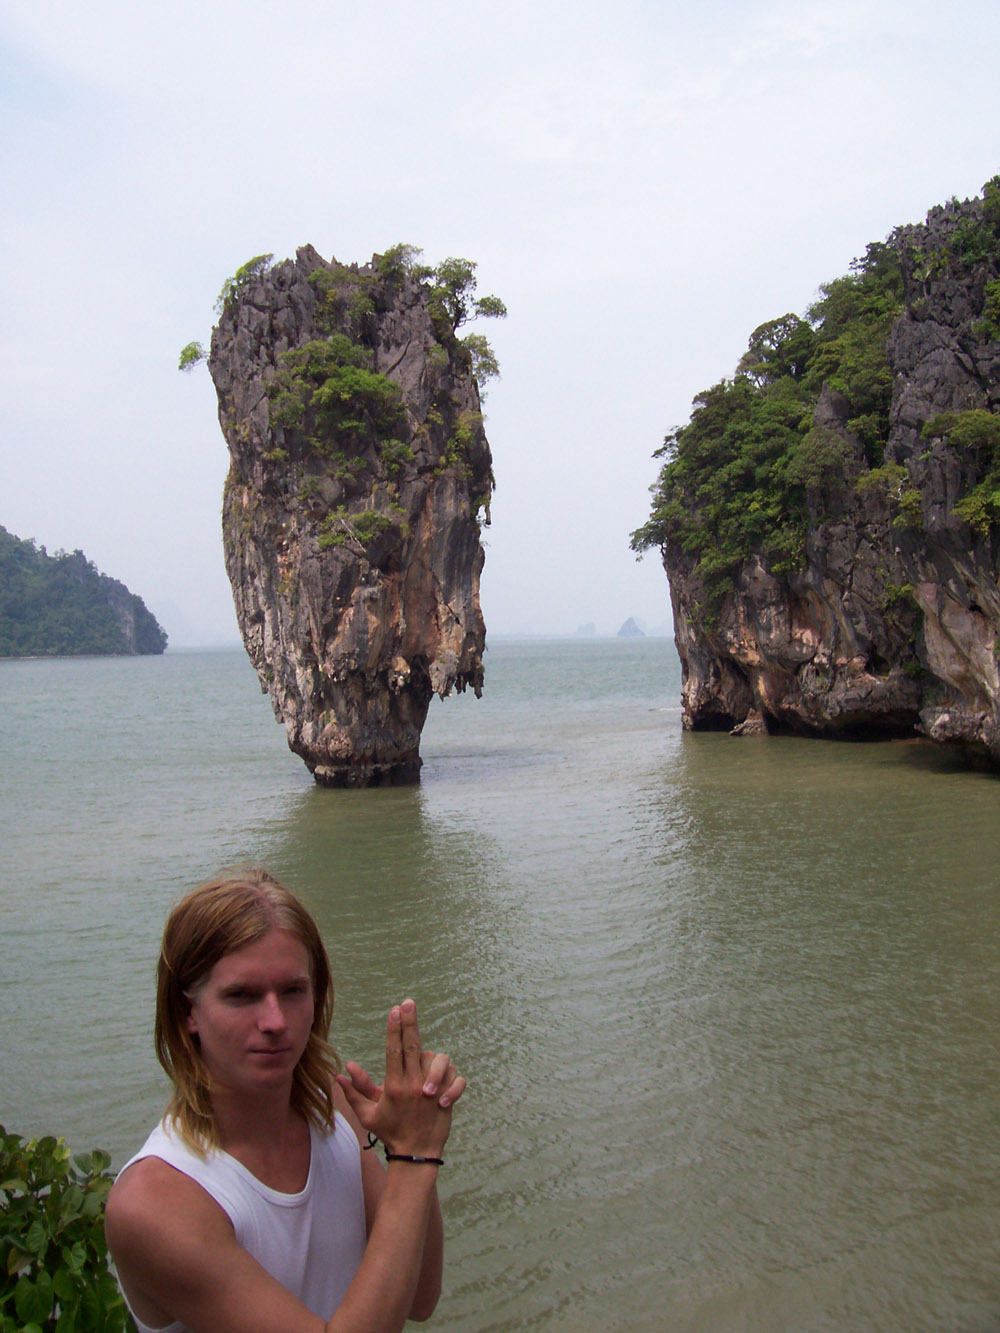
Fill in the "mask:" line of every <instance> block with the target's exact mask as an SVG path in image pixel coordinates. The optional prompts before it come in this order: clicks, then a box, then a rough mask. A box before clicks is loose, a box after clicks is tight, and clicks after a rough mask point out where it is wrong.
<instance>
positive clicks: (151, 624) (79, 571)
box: [0, 528, 167, 657]
mask: <svg viewBox="0 0 1000 1333" xmlns="http://www.w3.org/2000/svg"><path fill="white" fill-rule="evenodd" d="M166 646H167V636H166V634H165V633H164V632H163V630H162V629H161V628H160V626H159V625H158V624H157V622H156V619H155V618H154V617H153V615H152V614H151V612H150V611H149V610H148V609H147V608H146V605H145V603H144V602H143V600H142V598H141V597H139V596H137V595H136V594H135V593H131V592H129V590H128V589H127V588H126V587H125V585H124V584H122V583H119V582H118V581H117V579H112V578H108V576H107V575H105V574H101V573H99V572H98V570H97V568H96V567H95V566H94V564H93V563H92V562H91V561H89V560H87V558H86V556H85V555H84V554H83V552H82V551H73V552H72V553H67V552H65V551H58V552H57V553H56V554H55V555H48V554H47V553H46V551H45V548H44V547H39V546H37V545H36V544H35V542H33V541H22V540H21V539H20V538H18V537H15V536H13V535H12V534H11V533H9V532H7V531H6V529H4V528H0V657H59V656H75V655H82V654H89V653H93V654H101V655H115V654H125V653H128V654H131V653H143V654H145V653H162V652H163V650H164V649H165V648H166Z"/></svg>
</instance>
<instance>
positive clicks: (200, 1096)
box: [154, 867, 340, 1154]
mask: <svg viewBox="0 0 1000 1333" xmlns="http://www.w3.org/2000/svg"><path fill="white" fill-rule="evenodd" d="M274 929H277V930H287V931H289V932H290V933H291V934H293V935H294V936H295V937H296V938H297V939H298V940H300V941H301V943H302V945H303V946H304V948H305V950H306V953H307V954H308V956H309V973H310V977H311V979H312V989H313V1003H314V1013H313V1023H312V1030H311V1032H310V1033H309V1040H308V1042H307V1043H306V1049H305V1051H304V1052H303V1053H302V1057H301V1059H300V1060H299V1062H298V1064H297V1065H296V1066H295V1072H294V1074H293V1076H292V1106H293V1107H295V1109H296V1110H298V1111H300V1112H301V1114H302V1115H304V1116H305V1117H306V1119H307V1120H308V1121H310V1123H312V1124H314V1125H316V1127H317V1128H319V1129H330V1128H332V1126H333V1114H334V1106H333V1091H332V1085H333V1076H334V1075H335V1074H336V1073H337V1072H338V1071H339V1069H340V1060H339V1059H338V1057H337V1053H336V1051H335V1050H334V1049H333V1047H332V1046H330V1044H329V1042H328V1041H327V1036H328V1034H329V1031H330V1022H331V1020H332V1018H333V978H332V976H331V973H330V961H329V959H328V958H327V955H326V950H325V948H324V947H323V941H322V939H321V938H320V934H319V929H318V928H317V926H316V922H315V921H314V920H313V919H312V917H311V916H310V915H309V913H308V912H307V911H306V909H305V908H304V907H303V906H302V904H301V903H300V902H299V900H298V899H297V898H296V897H295V896H294V895H293V894H291V893H289V891H288V890H287V889H286V888H285V887H284V885H282V884H279V883H278V881H277V880H276V879H274V878H273V877H272V876H271V875H269V874H268V873H267V871H266V870H263V869H260V868H257V867H253V868H250V869H248V870H241V871H237V872H234V873H232V874H229V875H225V876H222V877H220V878H218V879H212V880H209V881H208V882H207V883H206V884H202V885H200V886H199V887H198V888H196V889H193V890H192V891H191V892H190V893H189V894H187V896H186V897H184V898H182V899H181V901H180V902H179V903H178V904H177V906H176V907H175V908H174V909H173V911H172V912H171V913H170V916H169V917H168V918H167V924H166V926H165V927H164V931H163V944H162V946H161V949H160V958H159V962H158V963H157V968H156V1024H155V1030H154V1040H155V1043H156V1054H157V1057H158V1058H159V1061H160V1064H161V1065H162V1066H163V1068H164V1069H165V1070H166V1071H167V1074H168V1076H169V1078H170V1081H171V1082H172V1083H173V1085H174V1091H173V1096H172V1097H171V1099H170V1103H169V1105H168V1107H167V1113H166V1118H167V1119H168V1120H169V1121H171V1122H172V1123H173V1125H174V1126H175V1128H176V1129H177V1132H178V1133H179V1134H180V1136H181V1138H183V1139H184V1141H185V1142H186V1143H187V1144H188V1145H189V1147H191V1148H192V1149H194V1151H195V1152H197V1153H199V1154H204V1153H205V1152H206V1151H208V1150H210V1149H213V1148H218V1146H219V1129H218V1125H217V1124H216V1120H215V1114H214V1112H213V1110H212V1099H211V1091H212V1079H211V1075H210V1074H209V1071H208V1067H207V1066H206V1064H205V1061H204V1060H203V1058H202V1055H201V1051H200V1049H199V1043H198V1038H197V1036H195V1035H193V1034H192V1033H190V1032H189V1031H188V1028H187V1018H188V1015H189V1014H190V1012H191V1001H190V999H189V998H188V997H189V995H190V993H191V991H192V990H194V989H195V988H196V987H197V985H198V983H199V982H201V981H203V980H204V978H205V977H207V976H208V974H209V972H210V971H211V970H212V968H213V967H214V966H215V964H216V963H217V962H218V961H219V959H220V958H222V957H223V956H224V955H225V954H229V953H232V952H233V951H234V950H235V949H240V948H242V947H243V946H244V945H246V944H253V943H254V942H255V941H256V940H259V939H261V938H262V936H264V935H266V934H267V932H268V931H269V930H274Z"/></svg>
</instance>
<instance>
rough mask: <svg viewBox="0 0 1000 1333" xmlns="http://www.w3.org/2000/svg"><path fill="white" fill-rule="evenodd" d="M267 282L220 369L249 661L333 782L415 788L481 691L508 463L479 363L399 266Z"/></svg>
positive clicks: (225, 323)
mask: <svg viewBox="0 0 1000 1333" xmlns="http://www.w3.org/2000/svg"><path fill="white" fill-rule="evenodd" d="M382 267H383V271H381V272H380V268H379V265H378V264H377V263H376V261H375V260H373V262H372V264H371V265H368V266H366V267H364V268H358V267H357V266H351V267H349V268H348V267H345V266H343V265H339V264H337V263H336V261H331V262H330V263H327V262H326V261H324V260H323V259H321V258H320V256H319V255H318V254H317V253H316V251H315V250H314V249H312V247H306V248H304V249H301V250H299V251H298V254H297V257H296V259H295V261H294V262H293V261H286V262H284V263H281V264H278V265H276V266H275V267H273V268H270V269H268V270H266V271H261V272H258V273H256V274H251V275H250V276H249V277H248V278H247V279H246V280H245V281H244V282H243V283H242V285H241V286H240V287H239V290H237V291H236V292H235V293H234V294H233V295H232V296H231V298H230V300H229V301H228V302H227V304H226V307H225V309H224V311H223V313H222V316H221V318H220V321H219V324H218V327H217V328H216V330H215V331H214V333H213V337H212V350H211V356H210V359H209V369H210V371H211V374H212V378H213V380H214V382H215V386H216V390H217V394H218V400H219V420H220V423H221V426H222V430H223V434H224V435H225V438H226V443H227V445H228V446H229V453H230V458H231V467H230V472H229V476H228V478H227V482H226V489H225V497H224V504H223V535H224V545H225V558H226V568H227V571H228V574H229V578H230V581H231V583H232V587H233V597H234V600H235V603H236V612H237V619H238V621H239V625H240V630H241V633H242V635H243V641H244V643H245V645H246V648H247V652H248V653H249V655H250V658H251V660H252V661H253V664H254V666H255V667H256V669H257V673H258V675H259V677H260V680H261V685H262V688H264V689H265V690H266V691H267V692H268V693H269V694H270V697H271V703H272V705H273V708H274V711H275V715H276V716H277V717H278V719H279V720H280V721H282V722H283V723H284V725H285V728H286V732H287V735H288V743H289V746H290V747H291V749H292V750H293V751H294V752H295V753H296V754H298V755H300V756H301V757H302V758H303V759H304V761H305V762H306V764H307V765H308V767H309V769H310V771H311V772H312V773H313V775H314V777H315V778H316V780H317V781H318V782H321V783H326V784H330V785H347V784H350V785H370V784H375V783H379V782H395V781H412V780H415V779H416V777H417V775H418V773H419V769H420V763H421V761H420V757H419V744H420V734H421V730H422V728H423V724H424V720H425V718H426V715H427V708H428V704H429V702H430V699H431V697H432V696H433V695H434V694H435V693H436V694H439V695H441V696H442V697H443V696H445V695H447V694H448V693H450V692H451V691H452V690H459V691H461V690H464V689H465V688H466V687H467V686H470V685H471V686H472V688H473V689H474V690H475V692H476V694H477V695H478V694H479V693H480V692H481V687H482V680H483V667H482V654H483V649H484V646H485V633H486V631H485V625H484V623H483V617H482V613H481V610H480V605H479V576H480V572H481V570H482V566H483V549H482V545H481V543H480V521H481V517H485V519H486V521H488V513H489V497H490V494H491V492H492V487H493V474H492V460H491V457H490V450H489V445H488V443H487V440H486V436H485V433H484V431H483V426H482V416H481V413H480V403H479V393H478V389H477V386H476V382H475V379H474V377H473V375H472V371H471V365H470V359H469V356H468V353H467V352H466V351H465V349H464V348H463V347H462V345H461V343H460V341H459V340H458V339H457V338H456V337H455V335H454V329H453V328H452V327H450V326H448V325H447V323H446V321H443V319H442V316H441V313H440V311H437V312H435V310H434V309H433V308H432V303H431V302H430V300H429V290H428V287H427V284H426V283H422V282H421V281H419V279H418V278H416V277H414V276H413V275H412V274H411V273H410V272H408V271H406V270H405V269H404V268H402V267H400V266H396V267H394V268H391V267H388V266H385V265H383V266H382Z"/></svg>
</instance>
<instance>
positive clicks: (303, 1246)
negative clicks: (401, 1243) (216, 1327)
mask: <svg viewBox="0 0 1000 1333" xmlns="http://www.w3.org/2000/svg"><path fill="white" fill-rule="evenodd" d="M334 1129H335V1132H333V1133H329V1134H324V1133H322V1132H321V1131H320V1130H318V1129H316V1127H315V1126H314V1125H311V1126H310V1129H309V1133H310V1156H309V1177H308V1179H307V1180H306V1184H305V1189H303V1190H301V1191H300V1192H299V1193H298V1194H281V1193H279V1191H278V1190H273V1189H270V1188H269V1187H268V1186H267V1185H265V1184H263V1183H262V1182H261V1181H259V1180H258V1179H257V1177H256V1176H255V1175H254V1174H253V1173H252V1172H251V1171H248V1170H247V1168H246V1167H245V1166H244V1165H243V1163H242V1162H238V1161H237V1160H236V1158H235V1157H230V1155H229V1154H228V1153H226V1152H221V1151H219V1152H214V1153H209V1155H208V1156H207V1157H199V1156H198V1155H197V1153H194V1152H192V1151H191V1149H190V1148H189V1147H188V1146H187V1145H186V1144H185V1143H184V1141H183V1139H181V1138H180V1137H179V1136H178V1135H177V1134H175V1133H174V1132H173V1131H172V1130H171V1129H170V1127H169V1126H168V1125H166V1124H164V1123H160V1124H159V1125H157V1127H156V1128H155V1129H154V1130H153V1132H152V1134H150V1136H149V1138H148V1139H147V1140H146V1142H145V1143H144V1144H143V1146H142V1148H141V1149H140V1150H139V1152H137V1153H136V1155H135V1156H134V1157H133V1158H131V1159H130V1160H129V1161H128V1162H126V1163H125V1165H124V1166H123V1167H122V1171H127V1170H128V1168H129V1167H130V1166H131V1165H132V1164H133V1163H134V1162H138V1161H141V1160H142V1158H143V1157H159V1158H160V1159H161V1160H162V1161H164V1162H166V1163H167V1164H168V1165H169V1166H172V1167H174V1168H175V1169H176V1170H178V1171H182V1172H183V1173H184V1175H186V1176H190V1177H191V1179H192V1180H194V1181H196V1182H197V1183H198V1184H199V1185H200V1186H201V1187H202V1189H203V1190H205V1191H206V1192H207V1193H208V1194H210V1195H211V1196H212V1198H213V1199H214V1200H215V1201H216V1203H217V1204H218V1205H219V1207H220V1208H221V1209H222V1210H223V1212H225V1214H226V1216H227V1217H228V1218H229V1220H230V1222H232V1224H233V1230H234V1232H235V1233H236V1239H237V1241H238V1242H239V1244H240V1245H242V1246H243V1248H244V1249H245V1250H247V1251H248V1252H249V1253H250V1254H251V1255H253V1257H254V1258H255V1259H256V1260H257V1262H258V1263H259V1264H260V1265H261V1267H263V1268H266V1269H267V1271H268V1272H269V1273H270V1274H271V1275H272V1277H275V1278H277V1280H278V1281H279V1282H280V1283H281V1285H282V1286H283V1287H287V1289H288V1290H289V1291H290V1292H292V1293H293V1294H294V1295H296V1296H297V1297H298V1298H299V1300H300V1301H301V1302H302V1303H303V1305H305V1306H306V1307H307V1308H308V1309H309V1310H311V1311H312V1313H313V1314H315V1315H319V1317H320V1318H321V1319H329V1318H330V1316H331V1315H332V1314H333V1312H334V1310H336V1308H337V1306H338V1305H339V1304H340V1302H341V1301H342V1300H343V1297H344V1293H345V1292H346V1291H347V1288H348V1287H349V1286H350V1283H351V1279H352V1278H353V1277H354V1274H355V1273H356V1272H357V1269H358V1265H359V1264H360V1262H361V1257H362V1255H363V1254H364V1252H365V1245H366V1243H367V1235H366V1230H365V1199H364V1190H363V1187H362V1184H361V1155H360V1151H361V1150H360V1148H359V1146H358V1140H357V1138H356V1137H355V1135H354V1133H353V1131H352V1130H351V1127H350V1125H349V1124H348V1123H347V1121H346V1120H345V1119H344V1117H343V1116H342V1115H341V1114H340V1112H339V1111H338V1112H337V1114H336V1119H335V1125H334ZM127 1300H128V1298H127V1297H126V1303H127ZM129 1308H130V1309H131V1307H129ZM132 1318H133V1319H135V1314H134V1313H133V1314H132ZM135 1322H136V1327H137V1328H138V1329H139V1333H188V1330H187V1329H186V1327H185V1325H184V1324H181V1323H179V1322H174V1323H172V1324H167V1325H166V1326H165V1327H164V1328H159V1329H153V1328H151V1327H150V1326H149V1325H148V1324H143V1323H142V1322H140V1320H138V1319H135Z"/></svg>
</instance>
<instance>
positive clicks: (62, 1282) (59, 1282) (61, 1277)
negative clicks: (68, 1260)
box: [52, 1268, 79, 1305]
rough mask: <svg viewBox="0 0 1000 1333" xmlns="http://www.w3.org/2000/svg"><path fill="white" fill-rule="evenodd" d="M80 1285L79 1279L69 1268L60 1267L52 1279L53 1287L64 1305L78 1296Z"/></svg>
mask: <svg viewBox="0 0 1000 1333" xmlns="http://www.w3.org/2000/svg"><path fill="white" fill-rule="evenodd" d="M78 1287H79V1282H78V1279H76V1278H74V1276H73V1274H72V1273H71V1272H70V1271H69V1269H68V1268H60V1269H58V1270H57V1272H56V1274H55V1276H54V1277H53V1279H52V1289H53V1291H54V1292H55V1293H56V1297H57V1298H58V1300H59V1302H60V1304H62V1305H65V1304H66V1302H67V1301H70V1300H72V1299H73V1297H74V1296H76V1294H77V1290H78Z"/></svg>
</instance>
